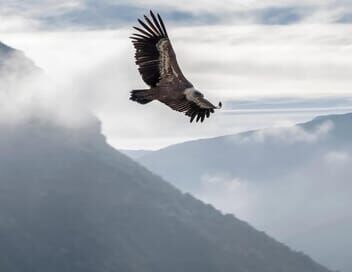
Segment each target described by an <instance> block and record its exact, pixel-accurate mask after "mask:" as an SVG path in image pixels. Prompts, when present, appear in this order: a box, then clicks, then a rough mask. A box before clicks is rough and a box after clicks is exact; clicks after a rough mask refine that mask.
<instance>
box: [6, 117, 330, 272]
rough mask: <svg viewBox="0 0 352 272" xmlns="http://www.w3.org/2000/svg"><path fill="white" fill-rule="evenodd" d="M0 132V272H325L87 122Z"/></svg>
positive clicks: (9, 126)
mask: <svg viewBox="0 0 352 272" xmlns="http://www.w3.org/2000/svg"><path fill="white" fill-rule="evenodd" d="M0 128H1V129H0V150H1V152H0V207H1V213H0V251H1V252H2V254H1V256H0V270H1V271H6V272H19V271H21V272H26V271H51V272H55V271H60V272H65V271H68V272H71V271H76V272H79V271H84V272H89V271H92V272H93V271H94V272H100V271H101V272H103V271H104V272H106V271H130V272H134V271H138V272H139V271H145V272H148V271H153V272H158V271H160V272H161V271H170V272H173V271H192V272H194V271H202V272H205V271H209V272H214V271H223V272H226V271H231V272H233V271H239V272H240V271H243V272H244V271H251V272H256V271H258V272H259V271H260V272H265V271H268V272H291V271H292V272H297V271H300V272H327V271H328V270H327V269H326V268H324V267H322V266H320V265H318V264H317V263H315V262H314V261H312V260H311V259H310V258H309V257H307V256H306V255H304V254H302V253H297V252H294V251H292V250H290V249H289V248H288V247H287V246H285V245H283V244H281V243H279V242H277V241H275V240H274V239H272V238H270V237H269V236H267V235H266V234H264V233H263V232H258V231H256V230H255V229H254V228H252V227H251V226H250V225H248V224H247V223H245V222H243V221H240V220H239V219H237V218H235V217H234V216H232V215H223V214H222V213H220V212H219V211H217V210H215V209H214V208H213V207H212V206H210V205H206V204H203V203H202V202H201V201H199V200H197V199H195V198H193V197H192V196H191V195H189V194H183V193H181V192H180V191H179V190H177V189H175V188H174V187H173V186H171V185H169V184H168V183H166V182H164V181H163V180H162V179H161V178H159V177H158V176H156V175H154V174H152V173H151V172H149V171H148V170H146V169H145V168H143V167H141V166H140V165H139V164H137V163H135V162H134V161H132V160H131V159H129V158H128V157H126V156H125V155H123V154H121V153H119V152H117V151H116V150H114V149H113V148H112V147H111V146H109V145H108V144H107V143H106V140H105V137H104V136H103V135H102V134H101V133H100V123H99V122H98V121H97V120H95V119H92V120H90V121H89V122H86V123H85V124H82V125H81V126H77V127H72V126H65V125H63V124H60V123H57V122H53V121H43V119H42V118H32V119H30V120H27V121H21V122H19V123H16V124H15V123H13V122H12V123H6V124H5V123H2V124H1V126H0Z"/></svg>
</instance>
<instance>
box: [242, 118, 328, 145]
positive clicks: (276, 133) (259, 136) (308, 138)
mask: <svg viewBox="0 0 352 272" xmlns="http://www.w3.org/2000/svg"><path fill="white" fill-rule="evenodd" d="M333 128H334V124H333V122H331V121H327V122H325V123H323V124H321V125H319V126H318V127H316V128H314V129H313V130H312V131H308V130H306V129H305V128H303V127H300V126H290V127H278V128H268V129H264V130H259V131H257V132H254V133H253V134H251V135H250V136H245V137H244V138H243V139H242V141H243V142H244V143H248V142H252V141H254V142H259V143H264V142H266V141H269V140H270V141H280V142H284V143H290V144H293V143H297V142H306V143H312V142H317V141H319V140H321V139H323V138H324V137H325V136H327V135H328V133H329V132H330V131H331V130H332V129H333Z"/></svg>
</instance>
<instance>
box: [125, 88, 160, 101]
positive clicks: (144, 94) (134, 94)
mask: <svg viewBox="0 0 352 272" xmlns="http://www.w3.org/2000/svg"><path fill="white" fill-rule="evenodd" d="M130 100H132V101H136V102H138V103H140V104H147V103H149V102H152V101H153V100H154V96H153V93H152V92H151V90H149V89H145V90H133V91H131V97H130Z"/></svg>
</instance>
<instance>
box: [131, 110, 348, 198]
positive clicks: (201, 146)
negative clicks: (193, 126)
mask: <svg viewBox="0 0 352 272" xmlns="http://www.w3.org/2000/svg"><path fill="white" fill-rule="evenodd" d="M330 126H332V127H330ZM351 127H352V113H351V114H346V115H331V116H324V117H318V118H316V119H314V120H312V121H310V122H307V123H305V124H300V125H297V126H295V127H292V128H291V127H288V128H274V129H265V130H258V131H250V132H244V133H240V134H236V135H228V136H222V137H217V138H211V139H202V140H195V141H190V142H185V143H181V144H176V145H172V146H169V147H166V148H163V149H160V150H158V151H155V152H150V153H148V154H146V155H144V156H142V157H140V158H139V159H138V161H139V162H141V163H142V164H143V165H145V166H146V167H147V168H148V169H150V170H152V171H153V172H155V173H157V174H159V175H161V176H162V177H164V178H165V179H166V180H168V181H170V182H171V183H173V184H175V185H176V186H180V187H181V188H182V189H184V190H185V191H195V190H197V188H199V185H200V182H201V179H202V176H204V174H205V173H206V174H208V175H213V174H218V173H219V172H226V173H228V174H231V175H236V177H238V178H243V179H249V180H251V179H254V178H257V177H258V176H260V177H261V179H262V180H263V181H264V180H267V181H270V180H271V179H272V178H273V176H276V175H278V174H285V173H286V172H287V171H288V170H289V169H292V168H293V167H299V166H301V165H302V164H304V163H305V162H306V161H307V159H309V158H312V157H315V156H316V155H317V153H323V152H325V151H326V150H327V149H333V148H336V149H340V148H345V147H346V148H350V147H351V141H350V139H351V136H352V129H351ZM330 129H331V133H329V131H325V130H330ZM325 132H326V133H325ZM320 136H321V137H320ZM269 158H270V159H269ZM253 170H255V171H253Z"/></svg>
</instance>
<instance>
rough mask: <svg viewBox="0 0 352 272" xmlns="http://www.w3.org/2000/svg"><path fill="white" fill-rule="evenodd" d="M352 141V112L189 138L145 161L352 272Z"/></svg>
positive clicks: (214, 201)
mask: <svg viewBox="0 0 352 272" xmlns="http://www.w3.org/2000/svg"><path fill="white" fill-rule="evenodd" d="M351 139H352V113H351V114H344V115H331V116H323V117H319V118H316V119H314V120H312V121H310V122H307V123H305V124H301V125H297V126H293V127H286V128H272V129H265V130H258V131H251V132H246V133H241V134H237V135H229V136H224V137H218V138H212V139H204V140H196V141H191V142H186V143H182V144H178V145H173V146H170V147H167V148H164V149H161V150H159V151H155V152H151V153H149V154H147V155H145V156H143V157H141V158H140V159H139V162H141V163H142V164H143V165H145V166H146V167H147V168H148V169H150V170H152V171H153V172H155V173H157V174H159V175H161V176H162V177H163V178H165V179H166V180H168V181H170V182H171V183H173V184H174V185H176V186H178V187H179V188H181V189H182V190H184V191H187V192H191V193H193V194H195V195H197V196H199V197H200V198H201V199H203V200H205V201H207V202H210V203H212V204H214V205H215V206H216V207H218V208H221V209H222V210H224V211H227V212H233V213H235V214H236V215H238V216H240V217H242V218H245V219H246V220H247V221H249V222H250V223H251V224H253V225H254V226H256V227H259V228H260V229H263V230H265V231H268V232H269V233H270V234H271V235H274V237H277V238H279V239H280V240H283V241H285V242H287V243H288V244H289V245H291V246H293V247H295V248H300V249H303V250H305V251H306V252H309V254H311V255H312V256H314V258H316V259H318V260H319V261H320V262H322V263H323V264H325V265H328V266H330V267H332V268H338V269H341V270H342V271H346V272H347V271H352V262H351V258H352V255H351V254H350V252H352V237H351V235H349V229H351V228H352V212H351V210H350V209H349V208H348V207H350V205H351V204H352V201H351V200H350V195H351V194H352V184H351V182H350V181H351V180H352V170H351V165H352V141H351ZM279 218H281V219H279Z"/></svg>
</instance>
